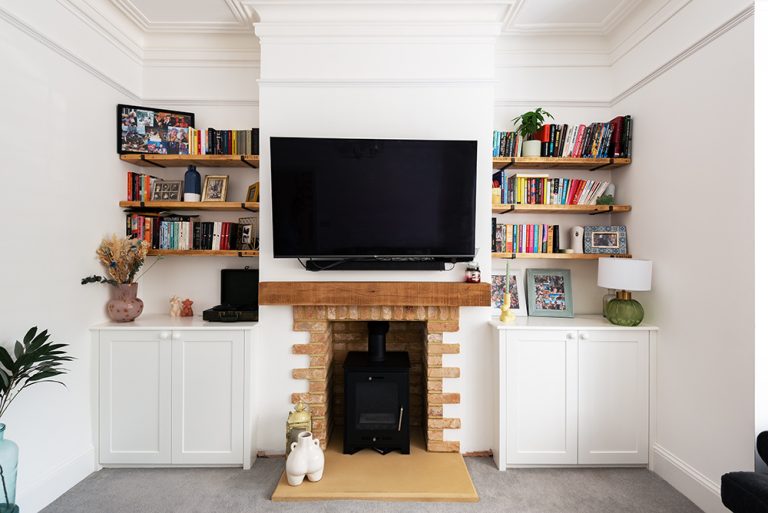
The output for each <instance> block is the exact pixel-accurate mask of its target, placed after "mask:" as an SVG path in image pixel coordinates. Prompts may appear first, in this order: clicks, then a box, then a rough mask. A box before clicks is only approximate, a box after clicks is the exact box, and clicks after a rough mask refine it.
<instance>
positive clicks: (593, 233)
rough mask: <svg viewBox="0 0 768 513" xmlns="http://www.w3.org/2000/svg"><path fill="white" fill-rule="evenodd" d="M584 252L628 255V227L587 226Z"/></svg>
mask: <svg viewBox="0 0 768 513" xmlns="http://www.w3.org/2000/svg"><path fill="white" fill-rule="evenodd" d="M584 253H589V254H601V255H626V254H627V227H626V226H585V227H584Z"/></svg>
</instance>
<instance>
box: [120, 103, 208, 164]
mask: <svg viewBox="0 0 768 513" xmlns="http://www.w3.org/2000/svg"><path fill="white" fill-rule="evenodd" d="M194 128H195V115H194V113H192V112H181V111H174V110H170V109H157V108H153V107H139V106H136V105H124V104H118V105H117V153H119V154H121V155H125V154H132V153H157V154H161V155H187V154H189V131H190V129H194Z"/></svg>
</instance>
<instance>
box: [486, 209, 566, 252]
mask: <svg viewBox="0 0 768 513" xmlns="http://www.w3.org/2000/svg"><path fill="white" fill-rule="evenodd" d="M492 223H493V224H492V227H491V228H492V231H491V233H492V234H493V241H492V243H493V245H492V246H491V250H492V251H493V252H494V253H558V252H559V251H560V225H557V224H555V225H551V224H497V223H496V218H495V217H494V218H493V221H492Z"/></svg>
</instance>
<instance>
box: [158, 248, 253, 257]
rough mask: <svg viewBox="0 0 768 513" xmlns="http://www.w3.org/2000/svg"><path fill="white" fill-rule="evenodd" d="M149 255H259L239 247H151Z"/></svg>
mask: <svg viewBox="0 0 768 513" xmlns="http://www.w3.org/2000/svg"><path fill="white" fill-rule="evenodd" d="M147 254H148V255H149V256H226V257H257V256H259V252H258V250H250V249H249V250H239V249H150V250H149V252H148V253H147Z"/></svg>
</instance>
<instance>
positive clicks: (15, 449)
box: [0, 424, 19, 513]
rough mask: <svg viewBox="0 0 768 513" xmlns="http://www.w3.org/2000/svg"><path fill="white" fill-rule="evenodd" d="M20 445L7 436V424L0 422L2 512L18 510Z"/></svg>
mask: <svg viewBox="0 0 768 513" xmlns="http://www.w3.org/2000/svg"><path fill="white" fill-rule="evenodd" d="M18 465H19V446H18V445H16V443H15V442H13V441H11V440H7V439H6V438H5V424H0V513H11V512H17V511H19V509H18V508H17V507H16V470H17V469H18Z"/></svg>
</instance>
